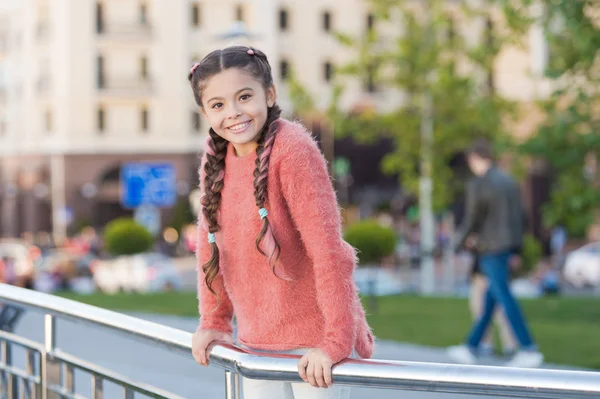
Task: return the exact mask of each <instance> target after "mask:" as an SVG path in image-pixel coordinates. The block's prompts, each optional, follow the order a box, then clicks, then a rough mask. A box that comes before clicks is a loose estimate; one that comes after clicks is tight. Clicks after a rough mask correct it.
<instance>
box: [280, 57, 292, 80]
mask: <svg viewBox="0 0 600 399" xmlns="http://www.w3.org/2000/svg"><path fill="white" fill-rule="evenodd" d="M289 75H290V66H289V64H288V62H287V61H286V60H281V62H280V63H279V77H280V79H281V81H286V80H287V79H288V78H289Z"/></svg>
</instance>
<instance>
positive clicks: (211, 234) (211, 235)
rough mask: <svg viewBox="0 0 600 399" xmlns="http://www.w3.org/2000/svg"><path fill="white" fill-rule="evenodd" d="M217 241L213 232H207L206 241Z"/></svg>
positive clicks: (211, 242)
mask: <svg viewBox="0 0 600 399" xmlns="http://www.w3.org/2000/svg"><path fill="white" fill-rule="evenodd" d="M215 242H217V238H216V237H215V233H208V243H209V244H213V243H215Z"/></svg>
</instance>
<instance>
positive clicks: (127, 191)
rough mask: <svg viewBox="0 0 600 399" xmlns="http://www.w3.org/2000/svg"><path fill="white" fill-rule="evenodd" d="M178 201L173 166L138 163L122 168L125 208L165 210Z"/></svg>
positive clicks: (122, 191) (122, 199)
mask: <svg viewBox="0 0 600 399" xmlns="http://www.w3.org/2000/svg"><path fill="white" fill-rule="evenodd" d="M176 201H177V179H176V173H175V167H174V166H173V165H172V164H170V163H145V162H136V163H127V164H124V165H123V166H122V167H121V203H122V205H123V206H124V207H125V208H137V207H139V206H140V205H153V206H156V207H159V208H164V207H170V206H173V205H175V202H176Z"/></svg>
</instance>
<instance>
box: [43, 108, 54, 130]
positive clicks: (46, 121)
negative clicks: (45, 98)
mask: <svg viewBox="0 0 600 399" xmlns="http://www.w3.org/2000/svg"><path fill="white" fill-rule="evenodd" d="M44 125H45V128H46V131H47V132H51V131H52V111H50V110H49V109H47V110H46V113H45V114H44Z"/></svg>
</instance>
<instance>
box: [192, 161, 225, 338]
mask: <svg viewBox="0 0 600 399" xmlns="http://www.w3.org/2000/svg"><path fill="white" fill-rule="evenodd" d="M203 166H204V163H202V167H201V168H200V170H201V173H200V182H201V184H204V167H203ZM202 192H203V191H202ZM204 224H205V223H204V218H203V217H202V214H201V215H200V217H199V218H198V226H197V229H198V234H197V235H198V237H197V242H196V261H197V262H198V273H197V276H198V282H197V286H198V310H199V312H200V316H201V317H200V325H199V327H198V329H203V330H217V331H221V332H224V333H228V334H231V333H232V332H233V328H232V326H231V321H232V319H233V305H232V304H231V300H230V299H229V295H228V294H227V290H226V289H225V284H224V281H223V275H222V274H221V272H219V273H218V274H217V277H215V279H214V280H213V282H212V288H213V290H215V292H216V293H217V295H218V296H219V299H218V300H217V298H216V297H215V295H214V294H213V293H212V292H210V290H209V289H208V287H207V286H206V282H205V281H206V280H205V276H206V275H205V273H204V271H203V270H202V265H204V264H205V263H206V262H208V261H209V259H210V256H211V248H210V244H209V243H208V240H207V237H208V230H207V228H206V226H204ZM217 244H218V242H217Z"/></svg>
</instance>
